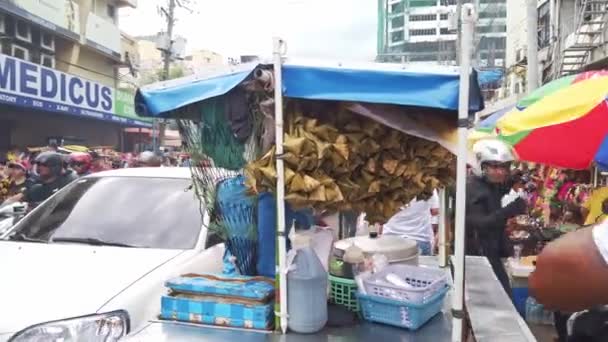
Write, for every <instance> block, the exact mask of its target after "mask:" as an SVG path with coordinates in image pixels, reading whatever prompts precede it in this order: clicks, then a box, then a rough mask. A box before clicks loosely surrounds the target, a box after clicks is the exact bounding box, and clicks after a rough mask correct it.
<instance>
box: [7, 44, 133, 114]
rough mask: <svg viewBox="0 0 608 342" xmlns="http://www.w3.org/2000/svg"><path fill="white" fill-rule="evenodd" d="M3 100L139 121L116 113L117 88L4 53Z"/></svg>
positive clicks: (56, 109) (75, 112) (24, 104)
mask: <svg viewBox="0 0 608 342" xmlns="http://www.w3.org/2000/svg"><path fill="white" fill-rule="evenodd" d="M0 102H1V103H6V104H12V105H17V106H23V107H29V108H34V109H38V110H42V111H51V112H58V113H65V114H71V115H78V116H84V117H92V118H97V119H102V120H107V121H114V122H121V123H134V122H133V121H136V120H133V119H134V118H133V117H131V118H125V117H121V116H117V115H115V111H114V110H115V108H114V107H115V90H114V88H111V87H108V86H105V85H102V84H100V83H97V82H93V81H90V80H87V79H83V78H80V77H77V76H73V75H70V74H66V73H64V72H61V71H58V70H55V69H51V68H47V67H44V66H40V65H38V64H34V63H30V62H26V61H23V60H20V59H16V58H12V57H9V56H6V55H2V54H0ZM136 124H138V123H136Z"/></svg>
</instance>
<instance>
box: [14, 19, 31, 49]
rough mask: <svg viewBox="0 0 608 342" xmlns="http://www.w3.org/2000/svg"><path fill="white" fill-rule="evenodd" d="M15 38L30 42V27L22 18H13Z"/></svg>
mask: <svg viewBox="0 0 608 342" xmlns="http://www.w3.org/2000/svg"><path fill="white" fill-rule="evenodd" d="M15 38H17V39H18V40H21V41H24V42H28V43H31V42H32V27H31V26H30V24H28V23H27V22H25V21H23V20H15Z"/></svg>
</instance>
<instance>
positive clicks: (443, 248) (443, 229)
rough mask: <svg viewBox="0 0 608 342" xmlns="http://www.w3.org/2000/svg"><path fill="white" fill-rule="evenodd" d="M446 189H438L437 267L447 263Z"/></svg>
mask: <svg viewBox="0 0 608 342" xmlns="http://www.w3.org/2000/svg"><path fill="white" fill-rule="evenodd" d="M446 195H447V191H446V190H445V188H442V189H439V227H438V230H439V231H438V235H439V236H438V239H437V240H438V242H437V244H438V245H439V246H437V247H438V248H437V250H438V251H439V256H438V257H439V267H446V266H447V265H448V245H447V235H448V234H447V221H446V220H447V211H448V208H447V204H448V203H447V200H446V198H447V196H446Z"/></svg>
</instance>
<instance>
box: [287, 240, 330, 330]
mask: <svg viewBox="0 0 608 342" xmlns="http://www.w3.org/2000/svg"><path fill="white" fill-rule="evenodd" d="M292 244H293V248H294V249H295V250H296V255H295V258H294V260H293V264H292V269H290V271H289V272H288V273H287V311H288V314H289V318H288V327H289V329H290V330H292V331H294V332H297V333H303V334H310V333H315V332H318V331H320V330H321V329H323V327H324V326H325V324H326V323H327V272H326V271H325V268H324V267H323V265H322V264H321V261H320V260H319V258H318V257H317V255H316V253H315V251H314V250H313V249H312V248H311V247H310V239H309V238H308V237H306V236H296V238H294V241H292Z"/></svg>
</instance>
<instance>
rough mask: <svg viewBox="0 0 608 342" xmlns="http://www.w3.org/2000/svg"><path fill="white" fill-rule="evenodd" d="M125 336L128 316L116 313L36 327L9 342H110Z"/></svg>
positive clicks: (77, 318)
mask: <svg viewBox="0 0 608 342" xmlns="http://www.w3.org/2000/svg"><path fill="white" fill-rule="evenodd" d="M127 333H129V315H128V314H127V312H126V311H123V310H119V311H113V312H108V313H104V314H99V315H89V316H82V317H75V318H69V319H64V320H59V321H53V322H47V323H41V324H36V325H33V326H31V327H28V328H26V329H23V330H21V331H20V332H18V333H16V334H15V335H13V337H11V339H10V340H9V342H26V341H27V342H76V341H87V342H114V341H118V339H120V338H122V337H124V336H125V335H127Z"/></svg>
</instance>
